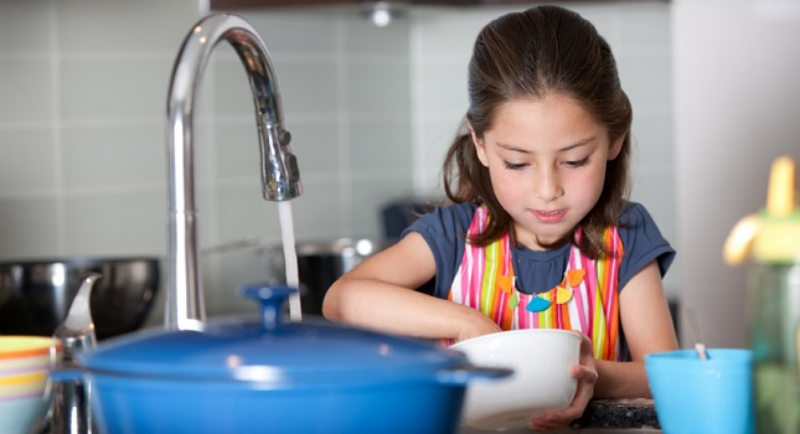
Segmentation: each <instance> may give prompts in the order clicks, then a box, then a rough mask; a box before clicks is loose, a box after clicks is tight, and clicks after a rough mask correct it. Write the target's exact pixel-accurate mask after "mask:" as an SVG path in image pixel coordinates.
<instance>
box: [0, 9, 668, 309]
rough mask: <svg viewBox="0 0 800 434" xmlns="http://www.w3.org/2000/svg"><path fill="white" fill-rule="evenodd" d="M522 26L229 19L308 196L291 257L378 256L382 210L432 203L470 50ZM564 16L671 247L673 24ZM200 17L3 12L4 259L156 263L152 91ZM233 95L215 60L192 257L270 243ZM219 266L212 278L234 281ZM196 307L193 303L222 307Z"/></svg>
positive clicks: (255, 166) (237, 75) (477, 15)
mask: <svg viewBox="0 0 800 434" xmlns="http://www.w3.org/2000/svg"><path fill="white" fill-rule="evenodd" d="M524 7H526V6H524V5H514V6H508V7H480V8H445V7H439V8H425V7H418V8H414V9H413V10H412V11H410V13H409V15H408V16H407V18H406V19H403V20H401V21H397V22H395V23H394V24H392V25H391V26H389V27H386V28H376V27H373V26H371V25H369V24H367V23H366V22H365V21H363V20H362V18H361V17H360V16H359V14H358V9H357V8H351V7H344V8H309V9H299V10H290V9H285V8H281V9H274V10H272V9H270V10H263V11H249V12H237V13H240V14H241V15H243V16H244V17H245V18H246V19H248V20H249V21H250V22H251V23H252V24H253V26H254V27H255V28H256V30H257V31H258V33H259V34H260V35H261V37H262V39H263V40H264V41H265V44H266V46H267V48H268V50H269V52H270V54H271V58H272V61H273V63H274V67H275V71H276V74H277V78H278V84H279V89H280V92H281V95H282V97H283V103H284V106H283V109H284V114H285V122H286V127H287V129H288V130H289V131H290V132H291V133H292V135H293V140H292V149H293V151H294V152H295V154H296V155H297V157H298V160H299V165H300V168H301V174H302V177H303V183H304V188H305V193H304V194H303V196H301V197H300V198H298V199H296V200H295V201H293V202H292V207H293V210H294V216H295V232H296V236H297V238H298V239H307V240H311V239H317V240H318V239H331V238H337V237H341V236H364V237H371V238H375V237H379V236H380V234H381V232H380V231H381V225H380V220H379V211H380V207H381V206H382V205H383V204H385V203H387V202H389V201H391V200H392V199H395V198H397V197H407V196H411V195H414V194H416V195H420V196H427V197H430V196H440V195H441V185H440V182H439V179H440V168H441V163H442V159H443V158H444V152H445V151H446V149H447V147H448V146H449V144H450V141H451V140H452V138H453V134H454V132H455V130H456V128H457V127H458V125H459V122H460V120H461V118H462V117H463V114H464V112H465V110H466V104H467V95H466V66H467V62H468V60H469V56H470V51H471V45H472V43H473V41H474V39H475V36H476V35H477V33H478V31H479V30H480V28H481V27H482V26H483V25H485V24H486V23H487V22H488V21H489V20H491V19H493V18H496V17H497V16H499V15H500V14H501V13H503V12H506V11H509V10H519V9H522V8H524ZM574 9H576V10H577V11H579V12H584V13H585V14H586V16H587V17H588V18H589V19H591V20H593V21H595V22H596V24H597V27H598V28H599V29H600V30H601V32H602V33H603V34H604V35H605V36H606V37H607V38H608V39H609V42H611V44H612V47H613V48H614V49H615V52H618V53H619V65H620V71H621V74H622V78H623V84H624V86H625V87H626V89H629V91H630V95H631V98H632V100H633V101H634V113H636V117H635V121H634V135H635V138H636V143H637V146H636V148H635V152H636V153H637V158H638V159H637V160H636V161H637V164H639V165H641V166H642V167H654V166H657V167H659V168H666V169H665V170H667V172H663V171H662V172H661V173H667V175H666V176H663V177H661V178H657V179H656V178H652V179H650V178H648V179H643V181H642V182H643V185H644V186H643V187H641V188H638V187H637V188H635V191H637V194H639V195H640V196H639V197H642V198H643V201H645V203H650V202H653V203H654V205H653V207H654V210H652V211H653V214H654V215H656V217H657V220H658V221H659V223H660V224H662V225H663V226H664V227H667V228H670V227H672V228H674V225H671V220H672V219H673V218H674V217H673V216H672V215H671V213H670V212H669V211H667V210H662V209H661V207H660V205H659V204H660V203H664V204H669V203H671V201H672V200H673V198H672V195H674V191H673V188H672V186H671V182H672V179H671V175H669V174H670V173H671V172H669V171H668V169H669V167H670V165H671V161H672V159H671V154H670V153H671V146H672V137H671V133H670V127H669V125H670V123H671V122H670V121H671V111H670V110H671V105H672V102H671V97H670V80H671V75H670V57H669V49H668V48H669V47H668V46H666V45H668V41H669V35H668V33H669V28H668V25H669V6H668V5H667V4H665V3H662V2H630V3H627V2H623V3H619V2H613V3H608V4H605V3H600V4H592V5H587V4H583V3H576V4H575V5H574ZM200 18H201V16H200V12H199V11H198V2H197V1H196V0H170V1H168V2H163V1H156V0H144V1H137V2H126V1H121V0H120V1H110V2H109V1H101V0H70V1H61V0H33V1H28V2H24V3H23V2H2V4H0V77H2V78H3V80H0V239H2V240H3V242H2V243H0V258H16V257H22V256H50V255H55V254H63V255H78V254H80V255H104V254H109V255H110V254H156V255H164V256H165V255H166V228H167V218H168V212H167V197H166V190H165V187H166V178H167V174H166V154H167V150H166V137H165V128H166V126H165V122H166V119H165V118H166V102H167V88H168V85H169V78H170V73H171V70H172V66H173V62H174V61H175V56H176V55H177V51H178V48H179V46H180V44H181V42H182V40H183V38H184V36H185V35H186V34H187V33H188V31H189V29H190V27H191V26H192V25H193V24H194V23H195V22H197V20H199V19H200ZM34 29H35V30H34ZM248 87H249V86H248V84H247V82H246V80H245V73H244V69H243V68H242V66H241V64H240V61H239V59H238V57H236V55H235V53H234V52H233V50H232V49H231V48H230V47H229V46H228V45H227V43H225V42H223V43H221V45H220V46H219V47H218V48H217V49H216V50H215V52H214V55H213V56H212V59H211V61H210V62H209V64H208V66H207V70H206V71H205V78H204V81H203V83H202V84H201V89H200V95H199V100H198V107H197V108H196V110H195V119H194V122H195V131H194V133H195V140H196V142H195V160H196V161H195V162H196V166H195V170H196V175H197V176H196V178H197V190H198V191H197V202H198V213H199V217H198V218H199V222H200V223H199V224H200V242H201V245H202V246H211V245H218V244H220V243H222V242H227V241H234V240H238V239H242V238H244V237H245V236H247V235H251V234H252V235H257V236H260V237H264V238H266V239H270V240H275V241H277V240H279V238H280V233H279V225H278V217H277V216H278V214H277V206H276V204H275V203H270V202H265V201H264V200H263V199H262V198H261V191H260V179H259V172H258V171H259V162H258V159H259V151H258V142H257V139H256V132H255V125H254V115H253V102H252V97H251V95H250V91H249V89H248ZM637 110H641V114H639V111H637ZM664 208H665V209H666V208H668V207H666V206H665V207H664ZM672 230H674V229H671V231H672ZM209 261H210V260H209ZM225 262H226V261H224V260H219V261H218V263H217V264H216V265H213V266H211V267H210V268H211V269H216V270H219V269H220V267H223V270H221V271H220V273H221V274H223V275H230V274H231V273H232V271H231V269H230V268H225V266H224V265H220V263H221V264H225ZM217 277H219V276H217ZM220 279H221V278H220ZM220 279H216V280H215V281H218V280H220ZM212 286H214V285H212ZM207 291H211V295H209V300H220V299H221V298H224V297H225V296H224V295H220V294H219V293H217V292H214V290H213V289H208V288H207ZM222 304H223V305H224V306H222V308H223V309H221V310H223V311H224V310H226V309H228V307H229V306H228V305H229V304H230V303H227V304H226V303H222ZM233 304H235V303H233ZM209 310H211V311H213V310H214V309H209Z"/></svg>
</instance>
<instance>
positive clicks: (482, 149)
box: [467, 122, 489, 167]
mask: <svg viewBox="0 0 800 434" xmlns="http://www.w3.org/2000/svg"><path fill="white" fill-rule="evenodd" d="M467 127H469V136H470V137H471V138H472V144H473V145H474V146H475V153H476V154H478V160H481V164H483V165H484V166H485V167H489V160H487V159H486V146H485V145H484V143H483V140H481V139H479V138H478V136H477V135H476V134H475V130H474V129H472V125H470V124H469V122H467Z"/></svg>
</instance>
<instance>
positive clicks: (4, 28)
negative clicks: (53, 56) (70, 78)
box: [0, 0, 56, 72]
mask: <svg viewBox="0 0 800 434" xmlns="http://www.w3.org/2000/svg"><path fill="white" fill-rule="evenodd" d="M53 10H54V7H53V2H52V0H28V1H24V2H21V1H4V2H0V53H25V54H31V53H49V52H50V50H51V49H52V40H53V35H54V34H55V31H56V29H55V28H54V26H52V25H51V23H52V17H53V15H54V14H53V13H52V11H53ZM0 70H2V71H4V72H5V69H0Z"/></svg>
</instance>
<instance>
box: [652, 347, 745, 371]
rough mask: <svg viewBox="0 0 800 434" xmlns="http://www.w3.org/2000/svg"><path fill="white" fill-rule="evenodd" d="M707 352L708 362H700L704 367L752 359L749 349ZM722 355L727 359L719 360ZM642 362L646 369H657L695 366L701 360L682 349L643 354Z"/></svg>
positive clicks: (712, 349)
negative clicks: (684, 365)
mask: <svg viewBox="0 0 800 434" xmlns="http://www.w3.org/2000/svg"><path fill="white" fill-rule="evenodd" d="M707 351H708V356H709V357H708V360H703V361H702V362H703V363H704V364H706V365H713V364H741V363H749V362H751V361H752V359H753V351H752V350H751V349H749V348H708V349H707ZM723 354H725V355H728V356H729V357H725V358H720V357H719V356H721V355H723ZM715 355H716V356H717V357H714V356H715ZM730 356H732V357H730ZM644 361H645V366H646V367H650V368H657V367H660V366H663V365H664V364H675V363H680V364H696V363H698V362H700V361H701V360H700V357H699V356H698V355H697V350H695V349H694V348H682V349H679V350H672V351H660V352H657V353H650V354H645V356H644Z"/></svg>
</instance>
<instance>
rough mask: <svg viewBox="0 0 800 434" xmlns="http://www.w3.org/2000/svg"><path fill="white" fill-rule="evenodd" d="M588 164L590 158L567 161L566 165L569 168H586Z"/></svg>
mask: <svg viewBox="0 0 800 434" xmlns="http://www.w3.org/2000/svg"><path fill="white" fill-rule="evenodd" d="M587 163H589V157H586V158H583V159H580V160H574V161H565V162H564V165H565V166H568V167H581V166H585V165H586V164H587Z"/></svg>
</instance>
